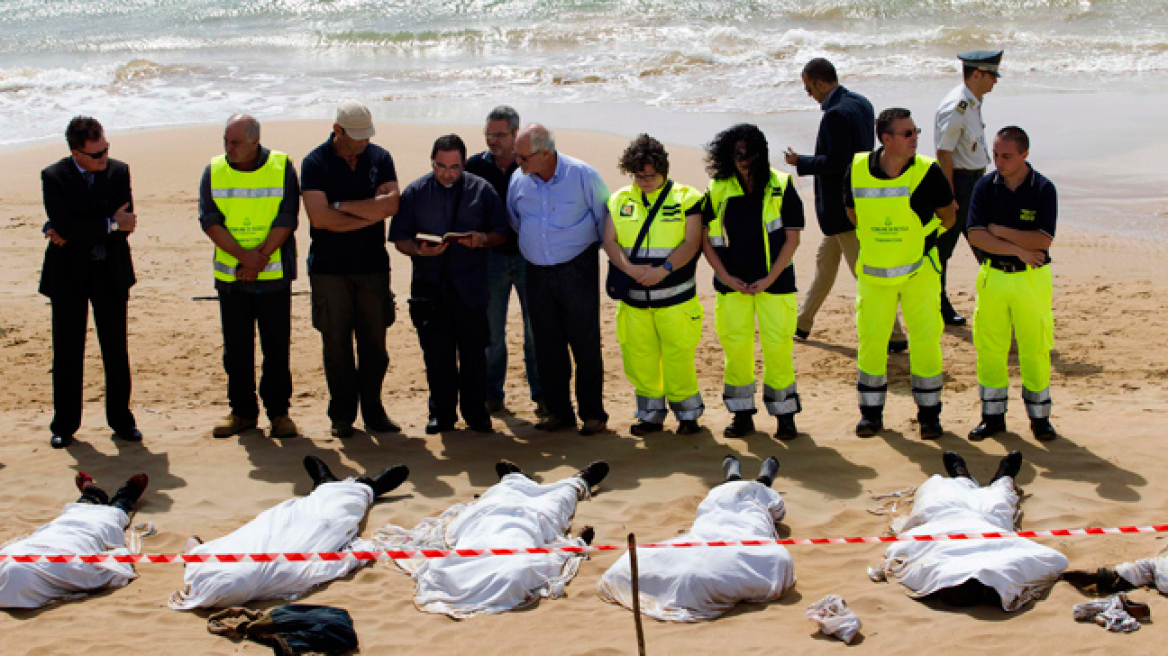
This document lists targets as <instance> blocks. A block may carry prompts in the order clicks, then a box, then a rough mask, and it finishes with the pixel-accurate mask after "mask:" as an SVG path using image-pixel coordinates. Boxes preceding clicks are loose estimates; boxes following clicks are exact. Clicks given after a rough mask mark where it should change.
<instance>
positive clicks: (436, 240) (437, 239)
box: [414, 232, 474, 244]
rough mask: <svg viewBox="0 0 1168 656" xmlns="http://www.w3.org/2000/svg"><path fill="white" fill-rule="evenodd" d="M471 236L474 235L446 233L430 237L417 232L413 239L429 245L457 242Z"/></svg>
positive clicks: (470, 233) (469, 233)
mask: <svg viewBox="0 0 1168 656" xmlns="http://www.w3.org/2000/svg"><path fill="white" fill-rule="evenodd" d="M472 234H474V233H473V232H448V233H446V234H444V235H431V234H429V233H425V232H419V233H418V234H416V235H414V239H417V240H418V241H424V242H429V243H431V244H441V243H442V242H447V243H449V242H453V241H458V240H459V239H462V238H463V237H469V236H471V235H472Z"/></svg>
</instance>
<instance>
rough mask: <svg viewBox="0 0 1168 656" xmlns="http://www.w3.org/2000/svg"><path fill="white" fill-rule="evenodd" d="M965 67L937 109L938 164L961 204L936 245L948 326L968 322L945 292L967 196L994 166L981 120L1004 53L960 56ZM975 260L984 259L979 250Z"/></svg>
mask: <svg viewBox="0 0 1168 656" xmlns="http://www.w3.org/2000/svg"><path fill="white" fill-rule="evenodd" d="M957 58H958V59H960V60H961V62H962V72H963V75H964V78H965V80H964V81H963V82H962V83H961V84H959V85H957V86H956V87H955V88H954V89H953V90H952V91H950V92H949V95H947V96H945V99H944V100H942V101H941V106H940V107H938V108H937V117H936V130H935V131H934V133H933V139H934V140H935V142H936V145H937V164H939V165H940V166H941V170H942V171H943V172H944V173H945V177H947V178H949V184H950V185H952V187H953V195H954V198H955V199H956V200H957V223H956V224H955V225H954V226H953V228H952V229H951V230H949V232H947V233H945V234H943V235H941V238H940V240H939V241H938V242H937V254H938V255H939V256H940V258H941V316H942V317H943V318H944V319H945V323H946V324H947V325H950V326H964V325H965V317H963V316H961V315H960V314H958V313H957V311H956V310H955V309H954V308H953V304H952V303H950V302H949V295H948V294H947V293H946V291H945V285H946V282H947V275H946V273H947V271H948V268H949V258H950V257H951V256H952V255H953V249H954V247H956V246H957V239H958V237H960V236H961V234H963V233H964V232H965V229H966V228H965V223H966V216H967V215H968V214H969V196H970V194H972V193H973V185H974V184H975V183H977V181H978V180H979V179H981V177H982V176H983V175H985V170H986V167H987V166H989V163H990V153H989V149H988V148H986V138H985V123H984V122H983V121H982V116H981V105H982V98H984V97H985V95H986V94H987V93H989V92H990V91H993V88H994V84H996V83H997V81H998V65H999V64H1001V62H1002V51H1001V50H974V51H972V52H965V53H962V54H960V55H957ZM974 255H975V256H976V257H977V258H978V259H979V260H980V259H981V256H980V255H978V253H977V251H976V249H975V250H974Z"/></svg>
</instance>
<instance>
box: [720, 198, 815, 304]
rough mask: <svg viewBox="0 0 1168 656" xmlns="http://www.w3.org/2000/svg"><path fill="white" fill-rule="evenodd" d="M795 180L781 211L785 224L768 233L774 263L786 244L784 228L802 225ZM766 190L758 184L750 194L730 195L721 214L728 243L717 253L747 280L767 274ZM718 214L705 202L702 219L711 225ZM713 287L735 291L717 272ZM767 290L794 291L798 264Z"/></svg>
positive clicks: (728, 268)
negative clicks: (764, 201)
mask: <svg viewBox="0 0 1168 656" xmlns="http://www.w3.org/2000/svg"><path fill="white" fill-rule="evenodd" d="M740 182H741V181H740ZM793 182H794V181H791V182H788V183H787V188H786V189H785V190H784V191H783V208H782V210H781V211H780V212H779V218H780V219H781V220H782V223H783V227H782V228H780V229H778V230H775V231H774V232H772V233H770V235H769V238H770V248H771V264H774V262H775V260H776V259H778V257H779V251H781V250H782V249H783V244H785V243H787V233H786V232H785V231H786V230H787V229H791V230H802V229H803V201H802V200H801V199H800V198H799V192H798V191H796V190H795V185H794V184H793ZM763 191H764V189H763V188H759V189H758V190H756V191H755V192H754V193H751V194H745V195H742V196H733V197H731V198H728V199H727V200H726V211H725V213H724V215H723V217H722V230H723V232H724V233H725V235H726V237H727V239H726V242H727V244H728V245H727V246H726V247H718V248H717V252H718V257H719V258H721V260H722V265H723V266H725V267H726V272H727V273H729V274H730V275H732V276H734V277H735V278H738V279H739V280H742V281H743V282H745V283H746V284H750V283H752V282H755V281H758V280H762V279H763V278H766V277H767V258H766V244H765V243H764V242H763V240H764V239H767V238H768V235H767V232H766V226H764V225H763V222H762V208H763V197H762V194H763ZM715 218H716V217H715V216H714V207H713V204H712V203H710V202H708V201H707V202H705V203H703V206H702V223H703V224H704V225H707V226H708V225H709V224H710V222H711V221H713V220H714V219H715ZM714 289H715V290H717V291H718V292H719V293H722V294H727V293H730V292H733V291H734V289H732V288H731V287H728V286H727V285H725V284H723V283H722V281H721V280H718V276H714ZM766 291H767V293H768V294H794V293H795V291H796V289H795V267H793V266H788V267H787V268H786V269H784V270H783V272H782V273H780V274H779V277H778V278H776V279H775V282H774V283H773V284H772V285H771V286H770V287H769V288H767V290H766Z"/></svg>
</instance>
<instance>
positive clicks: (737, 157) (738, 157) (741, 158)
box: [734, 150, 758, 162]
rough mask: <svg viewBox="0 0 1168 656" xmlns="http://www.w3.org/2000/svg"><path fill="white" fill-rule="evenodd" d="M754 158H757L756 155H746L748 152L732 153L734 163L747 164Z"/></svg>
mask: <svg viewBox="0 0 1168 656" xmlns="http://www.w3.org/2000/svg"><path fill="white" fill-rule="evenodd" d="M755 157H758V153H748V152H746V151H743V150H738V151H735V152H734V161H735V162H749V161H750V160H752V159H754V158H755Z"/></svg>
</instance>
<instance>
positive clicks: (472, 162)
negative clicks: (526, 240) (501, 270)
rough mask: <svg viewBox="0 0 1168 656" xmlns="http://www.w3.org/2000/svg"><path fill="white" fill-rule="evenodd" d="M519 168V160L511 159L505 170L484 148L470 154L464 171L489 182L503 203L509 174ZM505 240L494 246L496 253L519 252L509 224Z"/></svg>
mask: <svg viewBox="0 0 1168 656" xmlns="http://www.w3.org/2000/svg"><path fill="white" fill-rule="evenodd" d="M518 168H519V162H517V161H512V162H511V166H508V167H507V170H506V171H504V170H503V169H501V168H499V165H498V164H496V163H495V156H494V155H492V154H491V151H489V150H484V151H483V152H481V153H478V154H476V155H471V156H470V159H468V160H466V172H467V173H473V174H475V175H477V176H479V177H480V178H482V179H484V180H486V181H487V182H489V183H490V185H491V188H493V189H494V190H495V193H496V194H498V195H499V199H500V200H502V201H503V202H504V203H506V202H507V187H508V186H509V185H510V184H511V174H512V173H514V172H515V170H516V169H518ZM506 232H507V241H506V242H504V243H503V244H501V245H499V246H496V247H495V249H494V250H495V252H496V253H501V254H504V255H518V254H519V239H518V237H517V236H516V234H515V231H514V230H512V229H511V226H510V224H508V225H507V230H506Z"/></svg>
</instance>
